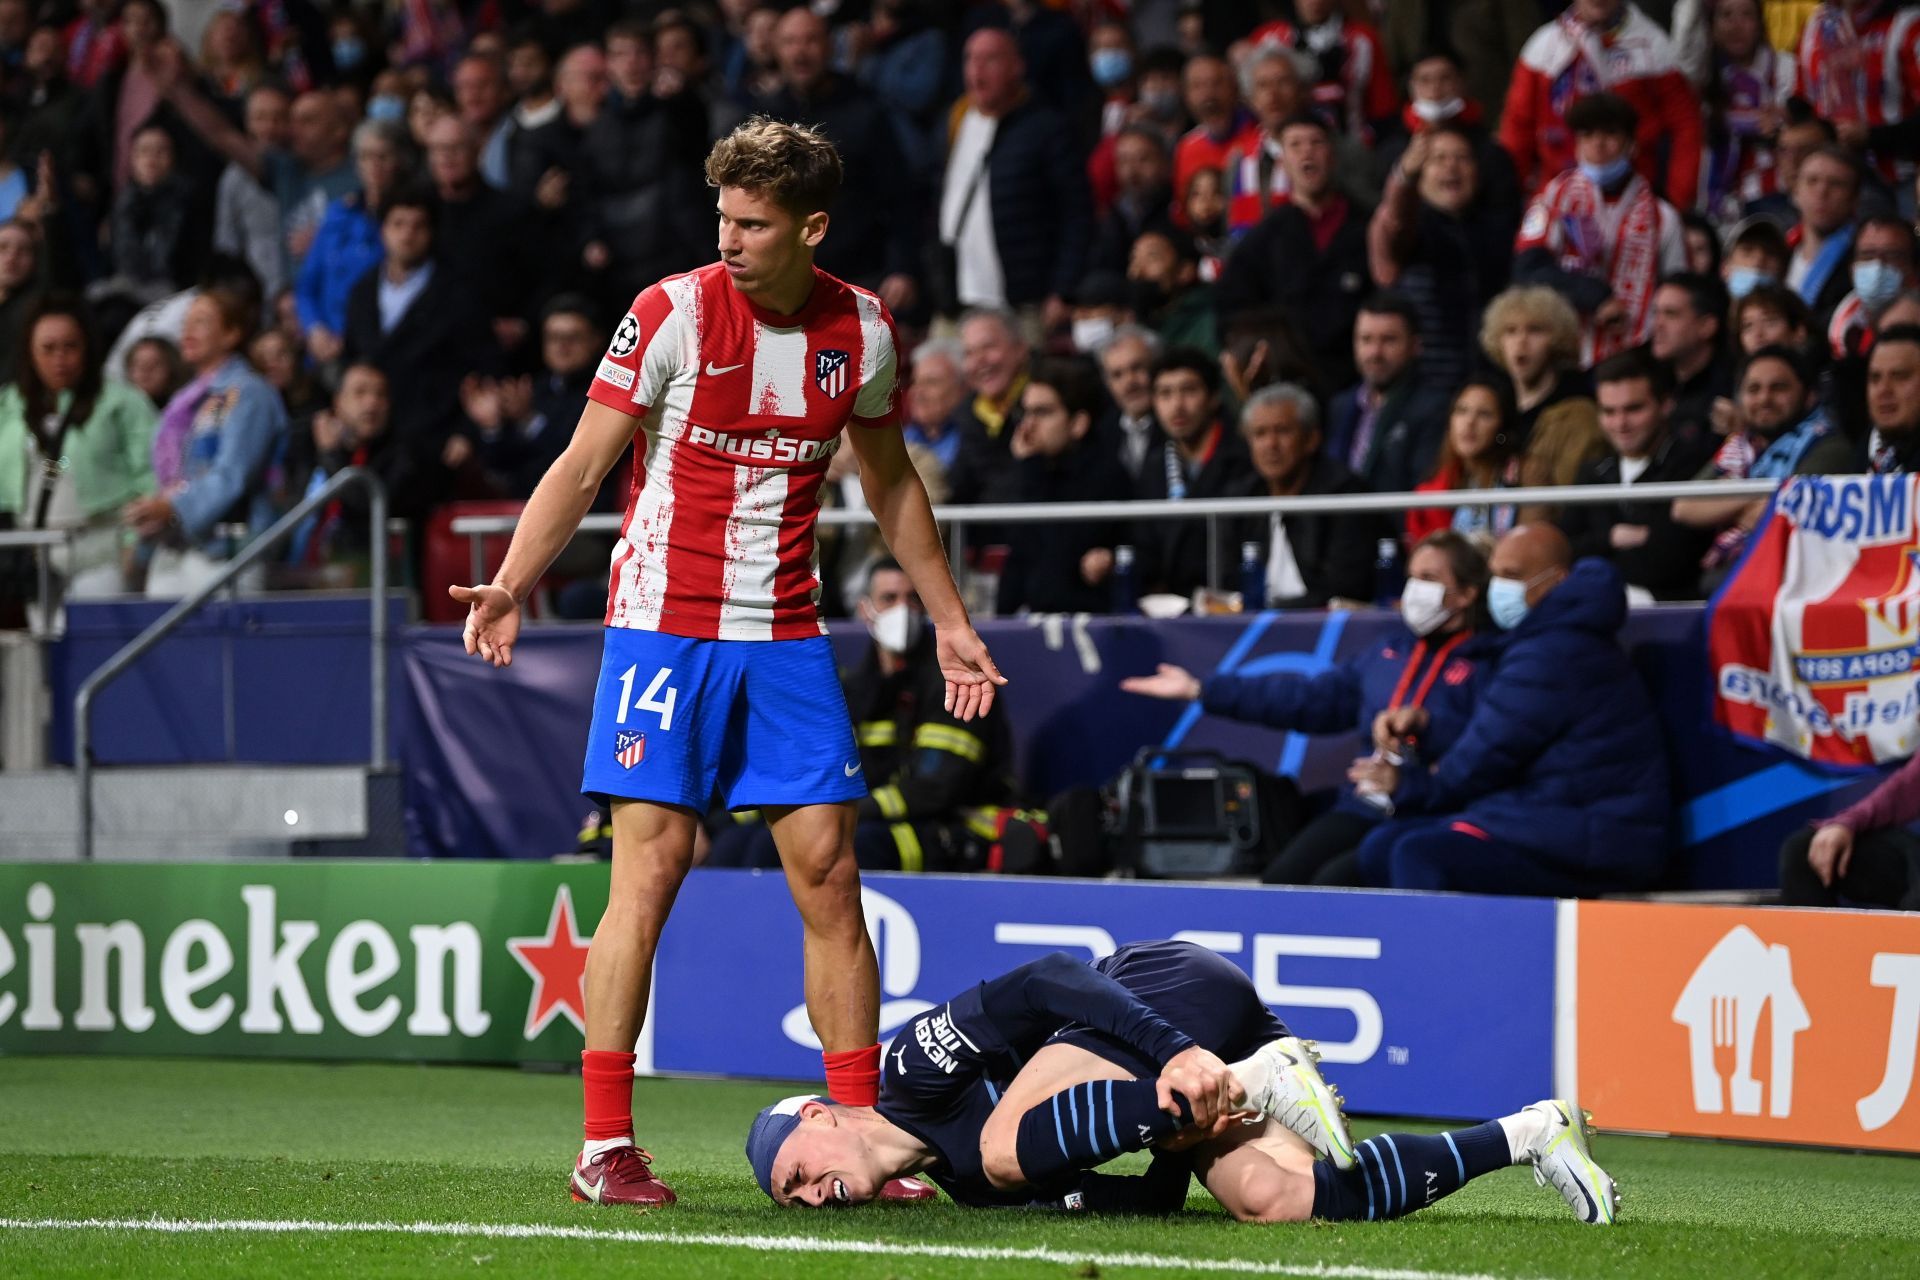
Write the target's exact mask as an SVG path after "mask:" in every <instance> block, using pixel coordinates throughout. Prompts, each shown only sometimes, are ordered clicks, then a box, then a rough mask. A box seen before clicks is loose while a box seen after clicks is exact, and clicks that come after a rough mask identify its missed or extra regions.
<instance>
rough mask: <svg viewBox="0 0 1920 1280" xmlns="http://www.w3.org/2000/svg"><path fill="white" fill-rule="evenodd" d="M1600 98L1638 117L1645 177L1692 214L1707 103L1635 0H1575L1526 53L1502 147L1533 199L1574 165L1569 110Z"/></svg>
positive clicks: (1511, 93)
mask: <svg viewBox="0 0 1920 1280" xmlns="http://www.w3.org/2000/svg"><path fill="white" fill-rule="evenodd" d="M1601 92H1606V93H1614V94H1618V95H1619V96H1620V97H1622V98H1625V99H1626V100H1627V101H1628V102H1631V103H1632V104H1633V106H1634V109H1635V110H1636V111H1637V112H1638V113H1639V116H1640V130H1639V133H1638V135H1637V137H1636V142H1637V143H1638V147H1637V152H1638V158H1639V170H1640V172H1641V174H1642V175H1643V176H1644V177H1646V179H1647V180H1648V181H1649V182H1651V183H1653V185H1654V187H1655V189H1656V190H1658V191H1659V192H1660V193H1661V194H1662V195H1664V196H1665V197H1666V198H1667V200H1668V201H1669V202H1671V203H1672V204H1674V205H1676V206H1678V207H1679V208H1681V209H1691V208H1693V206H1694V200H1695V197H1696V195H1697V193H1698V189H1699V185H1700V152H1701V147H1702V144H1703V142H1704V140H1705V132H1706V131H1705V126H1704V125H1703V124H1702V119H1703V117H1702V116H1701V112H1700V100H1699V98H1698V97H1696V96H1695V95H1694V91H1693V86H1692V85H1690V84H1689V83H1688V82H1687V78H1686V76H1685V75H1684V74H1683V73H1682V72H1681V70H1680V64H1679V61H1678V60H1677V59H1676V58H1675V56H1674V51H1673V44H1672V42H1671V41H1670V40H1668V38H1667V33H1666V32H1664V31H1662V30H1661V29H1660V27H1659V25H1658V24H1657V23H1655V22H1654V21H1653V20H1652V19H1650V18H1648V17H1647V16H1646V15H1645V14H1644V13H1641V12H1640V10H1639V9H1637V8H1635V7H1634V6H1633V5H1632V4H1630V3H1628V0H1574V2H1573V3H1572V4H1571V5H1569V6H1567V10H1566V12H1565V13H1562V14H1561V15H1560V16H1559V17H1558V18H1555V19H1554V20H1553V21H1552V22H1549V23H1548V24H1547V25H1545V26H1544V27H1541V28H1540V29H1539V30H1538V31H1536V32H1534V33H1533V36H1532V37H1531V38H1530V39H1529V40H1528V41H1527V43H1526V46H1525V47H1524V48H1522V49H1521V51H1520V61H1519V62H1518V63H1517V64H1516V65H1515V66H1514V69H1513V82H1512V86H1511V87H1510V88H1509V89H1508V91H1507V106H1506V110H1505V112H1504V113H1503V114H1502V115H1501V118H1500V144H1501V145H1502V146H1504V147H1505V148H1506V149H1507V151H1508V153H1509V154H1510V155H1512V156H1513V164H1514V168H1515V169H1517V170H1518V171H1519V175H1520V185H1521V188H1522V189H1523V190H1524V191H1526V192H1527V193H1528V194H1529V195H1531V194H1532V193H1534V192H1536V191H1538V190H1539V189H1540V188H1541V187H1543V186H1545V185H1546V184H1547V182H1548V181H1549V180H1550V179H1551V178H1553V177H1554V176H1555V175H1556V174H1560V173H1563V172H1565V171H1566V170H1568V169H1571V168H1572V167H1573V131H1572V130H1571V129H1570V128H1568V126H1567V108H1568V107H1570V106H1572V105H1573V102H1574V100H1575V99H1577V98H1583V97H1587V96H1589V95H1592V94H1596V93H1601ZM1662 155H1664V156H1665V157H1666V170H1665V173H1664V175H1663V174H1662V173H1661V170H1660V157H1661V156H1662Z"/></svg>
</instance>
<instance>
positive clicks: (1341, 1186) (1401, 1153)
mask: <svg viewBox="0 0 1920 1280" xmlns="http://www.w3.org/2000/svg"><path fill="white" fill-rule="evenodd" d="M1358 1154H1359V1156H1360V1163H1358V1164H1356V1165H1355V1166H1354V1167H1353V1168H1351V1169H1347V1170H1344V1171H1343V1170H1339V1169H1335V1168H1334V1167H1333V1166H1332V1165H1330V1164H1328V1163H1326V1162H1325V1161H1321V1162H1319V1163H1316V1164H1315V1165H1314V1166H1313V1216H1314V1217H1316V1218H1324V1219H1326V1220H1327V1221H1329V1222H1341V1221H1349V1220H1353V1219H1366V1220H1368V1221H1372V1220H1374V1219H1376V1218H1398V1217H1401V1216H1402V1215H1404V1214H1409V1213H1412V1212H1414V1211H1415V1210H1417V1209H1424V1208H1426V1207H1427V1206H1428V1205H1430V1204H1432V1203H1433V1202H1434V1201H1435V1200H1438V1199H1439V1198H1440V1197H1441V1196H1444V1195H1451V1194H1452V1193H1453V1192H1455V1191H1458V1190H1459V1189H1460V1188H1461V1187H1464V1186H1466V1185H1467V1183H1468V1182H1469V1181H1470V1180H1472V1179H1474V1178H1477V1177H1479V1176H1480V1175H1481V1174H1483V1173H1492V1172H1493V1171H1494V1170H1495V1169H1505V1168H1506V1167H1507V1166H1509V1165H1511V1164H1512V1163H1513V1155H1512V1152H1511V1150H1510V1148H1509V1147H1508V1145H1507V1133H1506V1130H1504V1129H1502V1128H1501V1127H1500V1124H1499V1122H1498V1121H1491V1120H1490V1121H1488V1122H1487V1123H1486V1124H1477V1125H1475V1126H1473V1128H1471V1129H1455V1130H1453V1131H1452V1132H1450V1133H1443V1134H1440V1135H1439V1136H1437V1137H1431V1136H1428V1135H1426V1134H1417V1133H1384V1134H1381V1135H1380V1136H1379V1137H1377V1138H1369V1139H1367V1140H1366V1141H1365V1142H1363V1143H1361V1144H1360V1147H1359V1153H1358Z"/></svg>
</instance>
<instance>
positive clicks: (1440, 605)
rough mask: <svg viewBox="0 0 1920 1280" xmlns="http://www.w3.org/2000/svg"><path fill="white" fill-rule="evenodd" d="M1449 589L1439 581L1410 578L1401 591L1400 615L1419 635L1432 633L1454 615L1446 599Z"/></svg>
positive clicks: (1414, 632)
mask: <svg viewBox="0 0 1920 1280" xmlns="http://www.w3.org/2000/svg"><path fill="white" fill-rule="evenodd" d="M1446 594H1447V589H1446V587H1444V586H1442V585H1441V584H1440V583H1438V582H1428V581H1427V580H1426V579H1424V578H1409V579H1407V585H1406V586H1405V587H1404V588H1402V589H1401V592H1400V616H1401V617H1402V618H1404V619H1406V623H1407V626H1409V627H1411V628H1412V629H1413V634H1415V635H1417V636H1426V635H1432V634H1433V632H1434V630H1435V629H1436V628H1438V627H1439V625H1440V624H1441V623H1443V622H1445V621H1446V620H1447V619H1448V618H1451V617H1452V616H1453V610H1451V609H1449V608H1447V606H1446V604H1445V603H1444V600H1445V598H1446Z"/></svg>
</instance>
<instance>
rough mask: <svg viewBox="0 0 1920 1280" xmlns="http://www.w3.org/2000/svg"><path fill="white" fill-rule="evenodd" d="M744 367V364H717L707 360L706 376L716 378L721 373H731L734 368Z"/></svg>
mask: <svg viewBox="0 0 1920 1280" xmlns="http://www.w3.org/2000/svg"><path fill="white" fill-rule="evenodd" d="M746 367H747V366H746V365H744V364H729V365H718V364H715V363H714V362H713V361H711V360H709V361H707V376H708V377H709V378H717V377H719V376H720V375H721V374H723V373H732V372H733V371H734V370H735V369H744V368H746Z"/></svg>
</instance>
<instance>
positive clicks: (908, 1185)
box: [879, 1178, 940, 1204]
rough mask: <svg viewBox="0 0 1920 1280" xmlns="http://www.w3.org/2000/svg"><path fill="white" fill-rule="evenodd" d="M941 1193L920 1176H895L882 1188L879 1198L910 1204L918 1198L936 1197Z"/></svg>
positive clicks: (930, 1198)
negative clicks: (921, 1179) (919, 1177)
mask: <svg viewBox="0 0 1920 1280" xmlns="http://www.w3.org/2000/svg"><path fill="white" fill-rule="evenodd" d="M939 1194H940V1193H939V1192H938V1191H935V1190H934V1189H933V1188H932V1187H930V1186H928V1185H927V1184H926V1183H924V1182H922V1181H920V1179H918V1178H893V1179H890V1180H889V1181H888V1182H887V1183H886V1184H885V1185H884V1186H882V1187H881V1188H880V1197H879V1198H880V1199H882V1200H887V1201H892V1202H895V1203H899V1204H910V1203H912V1202H914V1201H918V1200H932V1199H935V1198H936V1197H938V1196H939Z"/></svg>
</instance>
